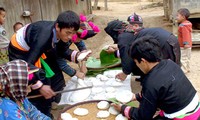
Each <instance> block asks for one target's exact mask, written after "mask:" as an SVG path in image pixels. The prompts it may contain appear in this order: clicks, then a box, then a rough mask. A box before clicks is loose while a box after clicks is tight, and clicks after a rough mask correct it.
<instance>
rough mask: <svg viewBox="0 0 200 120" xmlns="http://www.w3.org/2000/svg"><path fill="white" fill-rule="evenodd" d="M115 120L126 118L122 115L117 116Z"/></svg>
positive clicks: (125, 119) (126, 119)
mask: <svg viewBox="0 0 200 120" xmlns="http://www.w3.org/2000/svg"><path fill="white" fill-rule="evenodd" d="M115 120H128V118H127V117H124V116H123V115H122V114H119V115H117V117H116V118H115Z"/></svg>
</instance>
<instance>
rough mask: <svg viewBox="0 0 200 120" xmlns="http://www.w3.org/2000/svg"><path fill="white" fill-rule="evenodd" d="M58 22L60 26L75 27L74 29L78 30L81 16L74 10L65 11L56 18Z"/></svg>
mask: <svg viewBox="0 0 200 120" xmlns="http://www.w3.org/2000/svg"><path fill="white" fill-rule="evenodd" d="M56 23H58V27H59V28H60V29H62V28H74V30H76V31H77V30H78V29H79V27H80V18H79V16H78V15H77V14H76V13H75V12H73V11H70V10H69V11H65V12H62V13H60V14H59V15H58V18H57V20H56Z"/></svg>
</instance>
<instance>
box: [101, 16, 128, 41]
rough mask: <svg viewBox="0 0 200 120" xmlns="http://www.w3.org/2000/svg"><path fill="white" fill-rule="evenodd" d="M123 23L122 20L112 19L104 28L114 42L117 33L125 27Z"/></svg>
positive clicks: (116, 38)
mask: <svg viewBox="0 0 200 120" xmlns="http://www.w3.org/2000/svg"><path fill="white" fill-rule="evenodd" d="M124 24H125V23H124V22H123V21H120V20H113V21H111V22H109V23H108V25H107V26H106V27H105V28H104V30H105V32H106V33H107V34H108V35H110V36H111V37H112V39H113V41H114V43H118V36H119V33H120V31H123V29H125V28H124Z"/></svg>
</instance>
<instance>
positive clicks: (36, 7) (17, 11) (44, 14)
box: [0, 0, 92, 38]
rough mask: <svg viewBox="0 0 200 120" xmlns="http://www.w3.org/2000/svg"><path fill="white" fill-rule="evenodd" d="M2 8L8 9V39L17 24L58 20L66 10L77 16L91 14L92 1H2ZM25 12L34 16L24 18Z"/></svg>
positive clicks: (0, 4) (6, 26)
mask: <svg viewBox="0 0 200 120" xmlns="http://www.w3.org/2000/svg"><path fill="white" fill-rule="evenodd" d="M0 6H1V7H4V8H5V9H6V13H7V15H6V22H5V25H4V27H5V29H6V31H7V36H8V38H10V37H11V35H12V34H13V25H14V24H15V23H16V22H22V23H23V24H27V23H30V22H31V20H32V21H33V22H35V21H39V20H52V21H53V20H56V18H57V16H58V14H59V13H60V12H62V11H65V10H73V11H75V12H76V13H77V14H79V13H83V14H85V15H88V14H91V13H92V10H91V0H78V4H76V0H0ZM24 10H28V11H31V12H32V13H33V15H32V16H31V20H30V18H29V17H22V13H23V11H24Z"/></svg>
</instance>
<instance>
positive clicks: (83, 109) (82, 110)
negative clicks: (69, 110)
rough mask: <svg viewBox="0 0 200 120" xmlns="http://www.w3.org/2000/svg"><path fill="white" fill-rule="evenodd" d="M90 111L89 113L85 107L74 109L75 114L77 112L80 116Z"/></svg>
mask: <svg viewBox="0 0 200 120" xmlns="http://www.w3.org/2000/svg"><path fill="white" fill-rule="evenodd" d="M88 113H89V112H88V110H87V109H85V108H76V109H75V110H74V114H75V115H78V116H85V115H87V114H88Z"/></svg>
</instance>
